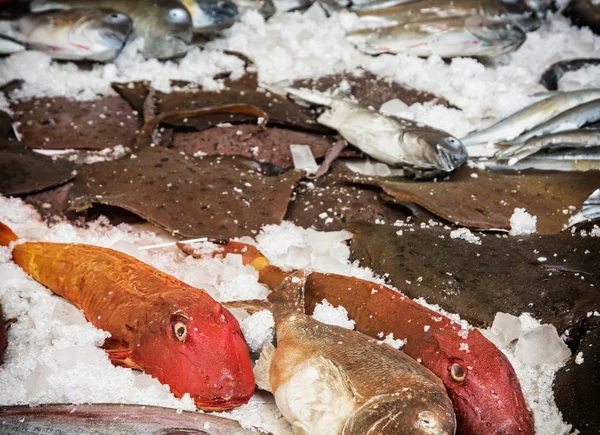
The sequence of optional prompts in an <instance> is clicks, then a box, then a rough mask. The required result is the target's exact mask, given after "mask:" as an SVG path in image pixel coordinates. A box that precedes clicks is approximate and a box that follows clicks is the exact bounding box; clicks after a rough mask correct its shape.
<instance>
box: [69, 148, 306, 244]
mask: <svg viewBox="0 0 600 435" xmlns="http://www.w3.org/2000/svg"><path fill="white" fill-rule="evenodd" d="M264 169H265V168H264V167H263V166H261V165H260V164H259V163H256V162H254V161H252V160H247V159H244V158H241V157H205V158H199V159H197V158H194V157H191V156H184V155H181V154H180V153H179V152H176V151H173V150H171V149H166V148H161V147H148V148H146V149H143V150H142V151H140V152H139V153H138V154H137V155H136V157H135V158H124V159H121V160H117V161H113V162H106V163H97V164H95V165H90V166H86V167H84V168H82V170H81V173H80V175H81V176H80V177H79V176H78V178H77V180H76V182H75V185H74V186H73V189H72V190H71V192H70V194H69V195H70V196H69V197H70V208H71V209H73V210H84V209H86V208H89V207H91V206H92V204H107V205H113V206H117V207H121V208H124V209H126V210H128V211H131V212H133V213H135V214H137V215H139V216H141V217H142V218H144V219H146V220H148V221H150V222H152V223H154V224H156V225H158V226H161V227H163V228H165V229H167V230H168V231H171V232H173V233H174V234H178V235H180V236H182V237H215V238H227V239H228V238H231V237H240V236H246V235H253V234H256V232H257V231H258V230H259V229H260V228H261V226H263V225H266V224H278V223H280V222H281V220H282V219H283V216H284V214H285V211H286V209H287V205H288V201H289V199H290V195H291V193H292V190H293V188H294V186H295V185H296V183H297V181H298V180H299V179H300V177H301V176H302V173H301V172H299V171H290V172H287V173H285V174H283V175H280V176H269V175H263V173H262V171H263V170H264Z"/></svg>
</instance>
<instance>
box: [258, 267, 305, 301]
mask: <svg viewBox="0 0 600 435" xmlns="http://www.w3.org/2000/svg"><path fill="white" fill-rule="evenodd" d="M307 276H308V275H307V273H306V272H305V271H304V270H302V269H300V270H297V271H295V272H294V273H292V274H290V275H288V276H286V277H285V279H284V280H283V281H282V282H281V284H280V285H279V287H277V289H275V290H273V291H272V292H271V294H269V296H268V299H269V301H270V302H272V303H273V305H274V308H278V307H281V308H279V310H287V311H289V310H290V309H291V310H299V311H302V312H304V286H305V285H306V278H307Z"/></svg>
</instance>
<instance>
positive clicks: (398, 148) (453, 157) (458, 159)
mask: <svg viewBox="0 0 600 435" xmlns="http://www.w3.org/2000/svg"><path fill="white" fill-rule="evenodd" d="M286 91H287V92H288V93H289V94H290V95H291V96H293V97H295V98H299V99H301V100H305V101H309V102H312V103H315V104H320V105H323V106H326V107H328V108H329V109H328V110H326V111H325V112H323V113H322V114H321V116H319V118H318V120H317V121H318V122H319V123H320V124H322V125H326V126H328V127H331V128H333V129H335V130H337V131H338V133H339V134H340V135H341V136H342V137H343V138H344V139H346V140H347V141H348V142H349V143H350V144H352V145H354V146H355V147H357V148H358V149H360V150H361V151H363V152H364V153H366V154H368V155H370V156H371V157H374V158H376V159H377V160H380V161H382V162H384V163H387V164H390V165H394V166H399V167H402V168H405V169H407V170H408V171H410V172H413V173H415V174H416V175H417V176H419V177H433V176H435V175H439V174H446V173H449V172H452V171H454V170H455V169H456V168H458V167H459V166H461V165H462V164H463V163H464V162H465V161H466V160H467V152H466V149H465V147H464V146H463V145H462V143H461V142H460V141H459V140H458V139H456V138H454V137H453V136H451V135H450V134H448V133H446V132H443V131H441V130H436V129H434V128H432V127H428V126H424V125H422V124H418V123H416V122H414V121H410V120H408V119H402V118H393V117H388V116H385V115H382V114H379V113H377V112H374V111H371V110H369V109H366V108H363V107H361V106H359V105H357V104H354V103H352V102H349V101H345V100H341V99H337V98H330V97H327V96H323V95H321V94H319V93H315V92H312V91H309V90H306V89H292V88H287V89H286Z"/></svg>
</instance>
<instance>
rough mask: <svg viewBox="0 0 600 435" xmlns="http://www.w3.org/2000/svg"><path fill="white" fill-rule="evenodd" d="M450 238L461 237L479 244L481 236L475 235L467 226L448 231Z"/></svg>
mask: <svg viewBox="0 0 600 435" xmlns="http://www.w3.org/2000/svg"><path fill="white" fill-rule="evenodd" d="M450 238H451V239H462V240H465V241H467V242H469V243H473V244H475V245H481V237H479V236H476V235H475V234H473V233H472V232H471V230H469V229H468V228H459V229H457V230H453V231H450Z"/></svg>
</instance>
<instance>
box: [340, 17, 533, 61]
mask: <svg viewBox="0 0 600 435" xmlns="http://www.w3.org/2000/svg"><path fill="white" fill-rule="evenodd" d="M346 39H347V40H348V41H350V42H351V43H352V44H354V45H355V46H356V47H357V48H358V49H359V50H361V51H362V52H364V53H367V54H374V55H375V54H383V53H395V54H400V53H402V54H412V55H414V56H420V57H429V56H433V55H437V56H440V57H443V58H453V57H463V56H472V57H493V56H499V55H501V54H504V53H509V52H511V51H514V50H516V49H517V48H518V47H520V46H521V44H522V43H523V42H524V41H525V33H524V32H523V31H522V30H520V29H519V28H518V27H517V26H515V25H514V24H512V23H511V22H509V21H506V20H498V19H492V18H487V17H483V16H478V15H471V16H468V17H453V18H446V19H438V20H430V21H422V22H415V23H405V24H400V25H396V26H391V27H382V28H377V29H361V30H356V31H353V32H350V33H348V34H347V35H346Z"/></svg>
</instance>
